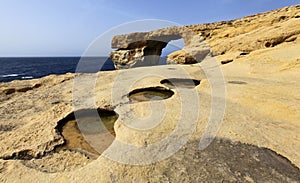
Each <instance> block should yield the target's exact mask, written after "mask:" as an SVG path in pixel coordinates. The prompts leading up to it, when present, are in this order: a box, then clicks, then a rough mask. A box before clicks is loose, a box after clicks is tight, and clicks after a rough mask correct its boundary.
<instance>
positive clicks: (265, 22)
mask: <svg viewBox="0 0 300 183" xmlns="http://www.w3.org/2000/svg"><path fill="white" fill-rule="evenodd" d="M299 11H300V6H299V5H298V6H293V7H287V8H283V9H279V10H274V11H271V12H267V13H262V14H258V15H253V16H247V17H244V18H241V19H237V20H232V21H227V22H217V23H210V24H200V25H190V26H184V27H168V28H163V29H159V30H155V31H151V32H144V33H131V34H126V35H118V36H115V37H114V38H113V40H112V47H113V48H118V50H116V51H113V52H112V53H111V58H112V60H113V61H114V63H115V65H116V68H117V69H123V68H131V67H136V66H143V65H144V66H147V65H157V64H158V60H159V56H160V55H161V51H162V49H163V48H164V47H165V46H166V45H167V44H168V43H169V42H170V41H171V40H176V39H180V38H183V39H184V42H185V47H184V48H183V50H180V51H176V52H174V53H171V54H170V55H168V60H167V62H168V63H169V64H174V63H175V64H176V63H178V64H193V63H197V62H201V61H202V60H203V59H204V57H205V56H206V55H207V54H208V53H209V52H212V53H211V54H212V55H213V56H218V55H224V54H230V55H231V59H235V58H236V57H238V56H241V55H245V54H249V53H250V52H252V51H255V50H259V49H264V48H270V47H274V46H277V45H279V44H281V43H283V42H293V41H295V40H296V39H299V35H300V29H299V27H300V23H299V21H298V19H299V16H300V15H299ZM200 43H201V45H202V47H201V46H199V44H200ZM191 48H197V49H196V50H195V49H194V50H193V49H192V50H191ZM199 55H200V56H199Z"/></svg>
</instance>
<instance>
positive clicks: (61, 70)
mask: <svg viewBox="0 0 300 183" xmlns="http://www.w3.org/2000/svg"><path fill="white" fill-rule="evenodd" d="M79 61H80V62H79ZM78 63H79V64H78ZM77 66H79V67H77ZM114 69H115V67H114V64H113V62H112V61H111V60H110V59H109V58H107V57H85V58H80V57H18V58H0V82H9V81H12V80H16V79H20V80H24V79H33V78H40V77H43V76H47V75H50V74H65V73H68V72H71V73H74V72H75V71H76V72H82V73H95V72H98V71H107V70H114Z"/></svg>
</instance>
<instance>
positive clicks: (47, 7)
mask: <svg viewBox="0 0 300 183" xmlns="http://www.w3.org/2000/svg"><path fill="white" fill-rule="evenodd" d="M299 3H300V2H299V0H298V1H296V0H284V1H274V0H249V1H246V0H210V1H200V0H190V1H188V0H185V1H183V0H181V1H179V0H160V1H158V0H151V1H142V0H139V1H138V0H128V1H124V0H0V23H1V27H0V33H1V34H0V56H80V55H82V53H83V52H84V50H85V49H86V48H88V46H89V44H90V43H91V42H92V41H93V40H95V39H96V38H97V37H98V36H99V35H101V34H102V33H104V32H105V31H108V30H109V29H111V28H112V27H116V26H118V25H120V24H123V23H126V22H130V21H136V20H143V19H160V20H168V21H173V22H176V23H178V24H182V25H189V24H199V23H208V22H215V21H222V20H230V19H235V18H239V17H243V16H246V15H251V14H256V13H260V12H265V11H268V10H272V9H277V8H282V7H285V6H289V5H295V4H299ZM132 31H138V30H135V29H134V27H132ZM124 33H125V32H124ZM107 49H108V48H107V45H106V47H105V46H104V47H103V49H101V50H99V53H100V54H106V53H107Z"/></svg>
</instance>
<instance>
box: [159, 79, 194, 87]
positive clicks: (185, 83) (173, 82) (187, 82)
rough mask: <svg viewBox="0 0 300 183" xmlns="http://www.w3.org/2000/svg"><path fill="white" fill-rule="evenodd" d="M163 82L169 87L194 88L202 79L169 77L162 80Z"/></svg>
mask: <svg viewBox="0 0 300 183" xmlns="http://www.w3.org/2000/svg"><path fill="white" fill-rule="evenodd" d="M160 83H161V84H163V85H165V86H167V87H168V88H172V89H174V88H177V87H179V88H194V87H196V86H197V85H199V84H200V80H196V79H185V78H169V79H163V80H161V81H160Z"/></svg>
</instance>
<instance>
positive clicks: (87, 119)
mask: <svg viewBox="0 0 300 183" xmlns="http://www.w3.org/2000/svg"><path fill="white" fill-rule="evenodd" d="M94 112H95V111H94V110H81V111H77V112H76V119H75V115H74V113H72V114H70V115H68V116H67V117H66V118H64V119H63V120H61V121H60V125H59V126H58V131H59V132H60V133H61V135H62V136H63V138H64V140H65V143H64V144H63V145H61V146H58V147H57V148H56V152H59V151H61V150H65V149H68V150H73V151H78V152H82V153H84V154H86V155H88V156H91V157H98V156H99V155H100V153H99V150H98V149H97V150H95V149H94V148H93V147H92V146H91V145H90V143H89V142H87V140H86V139H85V136H84V135H89V136H93V135H95V136H96V137H97V138H98V137H99V135H100V136H103V139H95V140H97V141H98V143H97V145H99V146H101V147H106V148H107V147H108V146H109V145H110V144H111V143H112V141H111V139H109V140H106V139H105V135H107V133H110V134H111V135H113V136H115V131H114V123H115V121H116V120H117V119H118V115H117V113H115V112H114V111H109V110H103V109H98V110H97V112H98V114H99V115H95V114H94ZM99 116H100V117H99ZM101 122H102V123H103V124H104V126H105V127H106V129H107V130H105V129H103V130H101V131H99V126H100V125H101ZM78 125H80V128H79V127H78ZM83 134H84V135H83ZM89 140H90V139H89ZM106 148H103V150H105V149H106Z"/></svg>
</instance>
